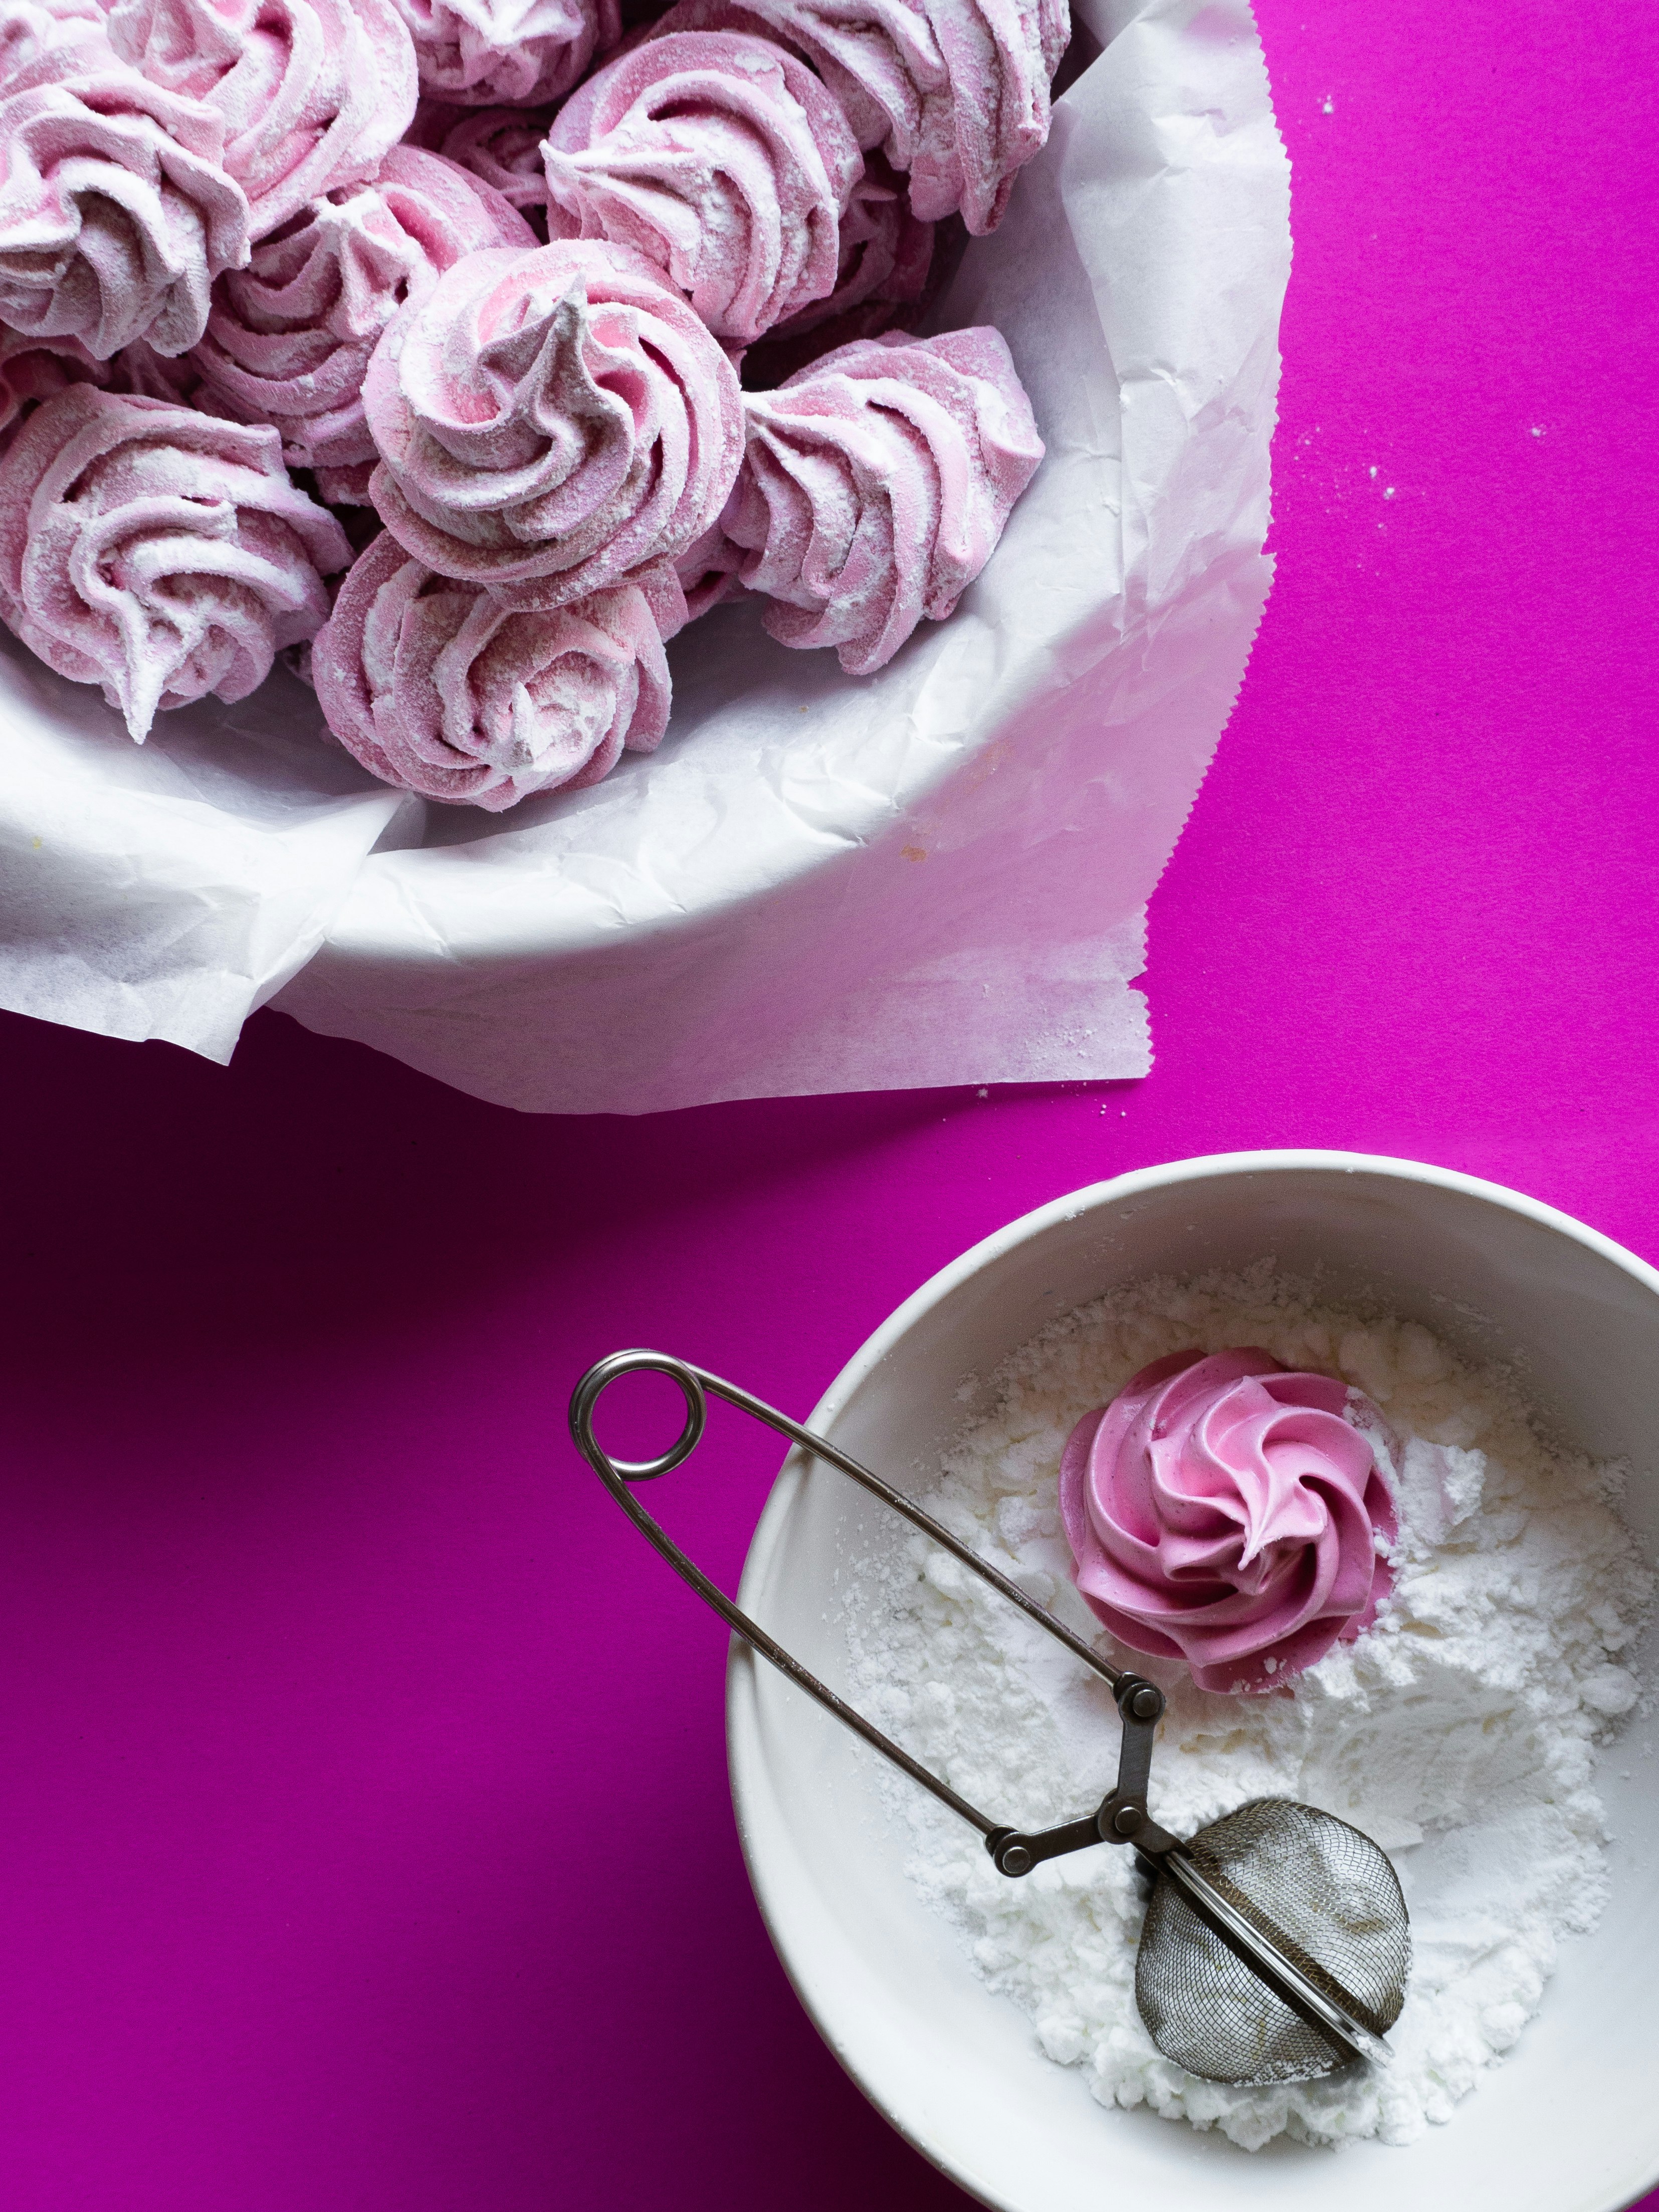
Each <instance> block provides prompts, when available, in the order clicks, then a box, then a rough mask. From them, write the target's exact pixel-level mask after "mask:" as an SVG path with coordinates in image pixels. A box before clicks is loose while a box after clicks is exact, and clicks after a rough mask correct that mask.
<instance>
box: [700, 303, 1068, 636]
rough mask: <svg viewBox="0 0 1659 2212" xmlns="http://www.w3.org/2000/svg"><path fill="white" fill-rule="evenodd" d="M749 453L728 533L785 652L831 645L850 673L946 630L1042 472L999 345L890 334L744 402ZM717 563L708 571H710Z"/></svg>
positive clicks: (968, 336)
mask: <svg viewBox="0 0 1659 2212" xmlns="http://www.w3.org/2000/svg"><path fill="white" fill-rule="evenodd" d="M744 419H745V422H746V426H747V430H748V442H747V446H746V448H745V451H744V464H743V470H742V472H741V474H740V475H739V477H738V484H737V489H736V490H735V491H734V493H733V494H732V499H731V501H730V503H729V504H728V506H727V507H726V513H725V515H724V517H723V518H722V527H723V529H724V530H725V532H726V536H727V537H728V538H730V539H731V540H732V543H733V544H737V545H739V546H742V547H744V548H745V549H746V550H747V555H748V557H747V558H746V559H745V560H744V562H743V563H742V567H741V568H740V571H739V574H741V576H742V580H743V582H744V585H745V586H747V588H748V589H749V590H750V591H751V592H761V593H763V595H764V596H765V597H767V598H768V599H771V600H772V601H773V605H771V606H769V608H768V609H767V611H766V615H765V623H766V627H767V629H769V631H770V632H771V634H772V635H773V636H774V637H775V638H776V639H777V640H778V641H779V642H780V643H781V644H783V645H790V646H800V647H808V646H818V645H833V646H834V647H836V652H837V653H838V654H839V656H840V659H841V665H842V667H843V668H844V669H845V670H846V671H847V672H848V675H851V676H867V675H869V674H871V673H872V671H874V670H876V669H878V668H881V667H883V666H884V665H885V664H886V663H887V662H888V661H890V659H892V657H893V655H894V654H895V653H896V652H897V651H898V649H899V647H900V646H901V645H902V644H903V642H904V641H905V639H906V638H908V636H909V635H910V633H911V631H912V630H913V629H915V626H916V624H917V623H919V622H920V621H921V619H922V617H924V616H926V617H927V618H928V619H929V620H930V621H932V622H943V621H944V620H945V617H946V616H947V615H949V614H950V613H951V612H952V611H954V609H955V607H956V604H957V600H958V599H960V598H961V596H962V593H963V591H964V590H965V589H966V587H967V586H968V585H969V583H971V582H972V580H973V579H974V578H975V576H977V575H978V574H979V573H980V570H981V568H983V567H984V566H985V563H986V562H987V561H988V560H989V559H990V557H991V555H992V552H993V551H994V549H995V546H996V543H997V540H998V538H1000V536H1001V534H1002V528H1003V525H1004V524H1005V523H1006V521H1007V519H1008V516H1009V513H1010V512H1011V510H1012V507H1013V504H1014V501H1016V500H1017V499H1018V497H1019V495H1020V494H1021V493H1022V492H1023V491H1024V489H1025V487H1026V485H1027V484H1028V483H1030V480H1031V478H1032V477H1033V475H1034V474H1035V473H1036V466H1037V464H1038V462H1039V461H1040V460H1041V459H1042V451H1043V448H1042V440H1041V439H1040V438H1039V437H1038V436H1037V434H1036V423H1035V422H1034V421H1033V420H1032V416H1031V408H1030V401H1029V400H1028V399H1027V398H1026V396H1025V392H1024V386H1022V385H1021V383H1020V380H1019V378H1018V374H1016V372H1015V368H1014V364H1013V361H1012V357H1011V356H1010V354H1009V351H1008V348H1007V346H1006V343H1005V342H1004V340H1003V338H1002V337H1001V336H1000V333H999V332H997V331H994V330H988V329H978V330H966V331H947V332H946V333H945V335H944V336H943V337H935V338H923V339H915V338H907V337H902V336H900V335H896V334H889V335H887V336H885V337H876V338H862V339H860V340H858V341H857V342H856V343H854V344H852V345H848V346H842V347H841V348H839V349H837V350H836V352H834V353H829V354H826V355H825V356H823V359H822V360H821V361H818V362H814V363H813V365H812V366H811V368H806V369H803V370H802V371H801V372H800V373H799V375H796V376H793V377H791V378H790V380H789V381H788V383H787V384H786V385H784V386H782V387H781V389H780V390H779V391H776V392H749V393H746V394H745V395H744ZM713 565H714V564H712V563H707V564H706V566H713Z"/></svg>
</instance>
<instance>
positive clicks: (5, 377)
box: [0, 330, 111, 453]
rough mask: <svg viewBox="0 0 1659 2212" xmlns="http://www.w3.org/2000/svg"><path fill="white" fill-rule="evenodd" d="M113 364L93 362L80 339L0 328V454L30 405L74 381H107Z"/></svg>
mask: <svg viewBox="0 0 1659 2212" xmlns="http://www.w3.org/2000/svg"><path fill="white" fill-rule="evenodd" d="M110 380H111V364H110V363H108V362H101V361H94V359H93V357H92V356H91V355H90V354H89V353H88V351H87V349H86V348H85V347H84V346H83V345H82V343H81V341H80V339H79V338H37V337H26V336H25V335H24V334H23V333H22V332H21V331H8V330H0V453H4V451H5V449H6V447H8V446H9V444H10V443H11V441H12V439H13V438H14V437H15V435H16V433H17V428H18V426H19V424H20V422H21V421H22V418H23V417H24V416H25V415H27V412H28V410H29V409H30V408H31V407H33V406H35V405H36V404H38V403H39V402H40V401H41V400H42V399H55V398H57V396H58V393H59V392H62V391H64V389H65V388H66V387H67V386H70V385H71V384H106V383H108V382H109V381H110Z"/></svg>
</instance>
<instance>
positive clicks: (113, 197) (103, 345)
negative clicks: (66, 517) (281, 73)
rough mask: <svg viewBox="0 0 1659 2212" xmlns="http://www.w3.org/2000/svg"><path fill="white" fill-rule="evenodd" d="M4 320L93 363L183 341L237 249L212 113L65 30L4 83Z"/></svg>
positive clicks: (197, 325) (91, 30) (244, 213)
mask: <svg viewBox="0 0 1659 2212" xmlns="http://www.w3.org/2000/svg"><path fill="white" fill-rule="evenodd" d="M14 20H15V19H14ZM33 44H34V42H33V40H29V41H27V42H26V44H25V47H24V50H25V51H27V47H28V46H33ZM0 143H3V144H4V147H5V150H6V159H5V165H4V170H3V174H0V320H3V321H4V322H5V323H7V324H9V325H10V327H11V328H12V329H13V330H15V331H21V332H23V333H25V334H26V335H27V336H28V337H36V338H74V339H78V340H79V341H80V343H81V344H82V346H83V347H84V348H85V349H86V350H87V352H88V354H90V355H91V356H93V357H94V359H95V360H98V361H107V360H108V358H109V356H111V355H112V354H113V353H117V352H118V351H119V349H121V348H122V347H123V346H125V345H126V344H128V343H130V342H131V341H132V340H133V339H135V338H146V339H148V340H149V343H150V344H151V345H152V346H154V347H155V350H156V351H157V352H158V353H162V354H178V353H183V352H184V351H185V349H186V348H187V347H189V346H192V345H194V344H195V343H196V341H197V338H199V337H201V335H202V330H203V325H204V324H205V323H206V321H207V313H208V295H209V291H210V287H211V285H212V283H213V280H214V278H215V277H216V276H218V275H219V274H220V272H221V271H222V270H226V269H234V268H236V267H238V266H239V265H240V264H241V263H242V262H243V261H245V260H246V258H247V251H248V208H247V202H246V199H245V198H244V197H243V195H242V193H241V191H240V188H239V187H238V186H237V185H235V184H234V183H233V182H232V180H231V179H230V178H229V177H228V175H227V174H226V173H225V171H224V168H223V167H222V161H221V156H222V153H223V150H224V126H223V124H222V122H221V120H220V118H219V117H218V116H217V115H216V113H215V112H213V110H212V109H211V108H210V107H207V106H204V105H203V104H202V103H201V102H200V101H197V100H191V99H187V98H184V97H181V96H180V95H179V94H176V93H173V92H171V91H168V90H166V89H164V88H162V87H161V86H160V85H155V84H150V83H147V82H145V80H144V79H143V76H140V75H139V74H138V72H137V70H133V69H130V68H129V67H128V66H127V64H125V62H123V61H120V60H118V59H117V58H116V56H115V55H114V54H113V53H112V52H111V51H110V48H109V46H108V44H107V42H106V40H105V39H104V36H103V34H102V33H101V32H100V31H99V30H98V29H97V28H96V27H94V26H90V25H88V24H86V23H84V22H81V21H76V22H71V23H70V24H66V25H65V26H64V42H63V43H62V44H58V45H46V46H39V47H38V49H37V50H35V51H33V53H32V55H31V58H29V59H27V60H26V61H25V62H23V64H21V67H18V68H15V69H14V70H12V71H11V73H10V74H9V76H7V78H6V79H5V81H4V83H3V85H0Z"/></svg>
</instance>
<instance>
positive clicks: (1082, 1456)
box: [1060, 1348, 1398, 1691]
mask: <svg viewBox="0 0 1659 2212" xmlns="http://www.w3.org/2000/svg"><path fill="white" fill-rule="evenodd" d="M1367 1429H1370V1430H1371V1431H1383V1433H1386V1429H1385V1427H1384V1424H1383V1417H1382V1415H1381V1414H1380V1413H1378V1412H1377V1411H1376V1407H1374V1406H1372V1405H1371V1404H1370V1401H1369V1400H1366V1399H1362V1398H1361V1397H1360V1395H1359V1394H1358V1392H1357V1391H1351V1390H1349V1389H1348V1388H1347V1387H1346V1384H1345V1383H1340V1382H1337V1381H1335V1380H1334V1379H1333V1377H1331V1376H1328V1375H1301V1374H1292V1373H1288V1372H1287V1371H1286V1370H1285V1369H1284V1368H1283V1367H1281V1366H1280V1365H1279V1362H1278V1361H1277V1360H1276V1359H1274V1358H1273V1356H1272V1355H1271V1353H1268V1352H1261V1351H1257V1350H1255V1349H1254V1348H1245V1349H1241V1350H1235V1351H1231V1352H1214V1353H1212V1354H1211V1355H1210V1356H1209V1358H1205V1357H1204V1356H1203V1354H1202V1353H1200V1352H1176V1353H1175V1354H1173V1355H1172V1356H1171V1357H1170V1358H1167V1359H1158V1360H1154V1361H1153V1363H1152V1365H1151V1366H1150V1367H1144V1368H1142V1370H1140V1372H1139V1374H1138V1375H1136V1376H1132V1377H1131V1379H1130V1380H1129V1382H1127V1383H1126V1384H1125V1385H1124V1387H1123V1389H1121V1390H1120V1391H1119V1393H1118V1395H1117V1396H1116V1397H1115V1398H1114V1399H1113V1401H1112V1402H1111V1404H1110V1405H1109V1406H1104V1407H1100V1408H1099V1409H1098V1410H1097V1412H1095V1413H1088V1414H1085V1417H1084V1419H1082V1420H1080V1421H1079V1423H1078V1425H1077V1426H1076V1428H1075V1429H1073V1431H1072V1435H1071V1437H1070V1440H1069V1441H1068V1443H1067V1444H1066V1451H1065V1455H1064V1457H1063V1458H1062V1460H1061V1462H1060V1516H1061V1518H1062V1520H1063V1521H1064V1522H1065V1525H1066V1536H1067V1538H1068V1540H1069V1541H1070V1543H1071V1547H1072V1553H1073V1559H1074V1560H1075V1563H1076V1564H1075V1565H1074V1568H1073V1575H1074V1577H1075V1580H1076V1583H1077V1586H1078V1589H1079V1590H1080V1591H1081V1592H1082V1594H1083V1596H1084V1598H1085V1600H1086V1601H1087V1603H1088V1605H1089V1607H1090V1609H1091V1611H1092V1612H1093V1613H1096V1614H1097V1615H1098V1617H1099V1618H1100V1619H1101V1620H1103V1621H1104V1622H1105V1624H1106V1626H1108V1627H1109V1629H1110V1630H1111V1631H1112V1632H1113V1634H1114V1635H1115V1636H1116V1637H1118V1638H1119V1639H1120V1640H1121V1642H1123V1643H1125V1644H1127V1645H1128V1646H1129V1648H1130V1649H1131V1650H1134V1651H1145V1652H1148V1653H1150V1654H1152V1656H1154V1657H1159V1658H1171V1659H1173V1658H1180V1659H1184V1660H1185V1661H1186V1662H1187V1664H1188V1667H1189V1668H1191V1669H1192V1675H1193V1680H1194V1682H1196V1683H1197V1685H1198V1686H1199V1687H1200V1689H1203V1690H1224V1691H1225V1690H1256V1691H1260V1690H1271V1689H1273V1688H1275V1687H1277V1686H1278V1685H1279V1683H1281V1682H1283V1681H1285V1679H1286V1678H1287V1677H1288V1676H1290V1675H1291V1674H1300V1673H1301V1672H1302V1671H1303V1669H1304V1668H1308V1667H1311V1666H1312V1665H1313V1664H1314V1663H1315V1662H1316V1661H1317V1660H1320V1659H1322V1658H1323V1657H1324V1656H1325V1654H1326V1653H1327V1652H1328V1650H1330V1649H1331V1647H1332V1645H1333V1644H1335V1643H1337V1642H1338V1641H1339V1640H1341V1641H1343V1642H1351V1641H1352V1639H1353V1638H1355V1637H1356V1636H1358V1634H1359V1632H1361V1630H1362V1629H1364V1628H1367V1627H1369V1626H1370V1623H1371V1622H1372V1621H1373V1620H1375V1619H1376V1610H1377V1607H1378V1606H1379V1605H1380V1604H1381V1602H1382V1601H1383V1598H1384V1597H1385V1596H1387V1595H1388V1593H1389V1590H1390V1589H1392V1587H1393V1583H1394V1574H1393V1570H1392V1568H1391V1567H1390V1566H1389V1562H1388V1560H1387V1559H1386V1558H1385V1557H1384V1556H1383V1547H1387V1546H1390V1545H1392V1543H1393V1542H1394V1541H1395V1535H1396V1534H1397V1533H1398V1532H1397V1528H1396V1523H1395V1510H1394V1503H1393V1500H1392V1498H1390V1496H1389V1489H1388V1486H1387V1484H1386V1483H1385V1481H1384V1480H1383V1476H1382V1474H1380V1473H1379V1471H1378V1468H1377V1465H1376V1454H1375V1452H1374V1451H1373V1449H1372V1447H1371V1443H1370V1438H1369V1437H1368V1435H1367V1433H1366V1431H1367Z"/></svg>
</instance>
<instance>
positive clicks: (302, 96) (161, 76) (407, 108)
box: [109, 0, 416, 238]
mask: <svg viewBox="0 0 1659 2212" xmlns="http://www.w3.org/2000/svg"><path fill="white" fill-rule="evenodd" d="M109 33H110V39H111V41H112V44H113V46H114V47H115V49H116V52H118V53H119V54H120V55H121V56H122V57H123V58H124V59H125V60H126V61H129V62H131V64H132V65H133V67H134V68H135V69H137V70H141V71H142V72H143V75H144V76H146V77H147V78H148V79H149V81H150V82H151V83H153V84H158V85H165V86H167V88H168V89H169V90H170V91H173V92H178V93H183V94H186V95H187V96H188V97H189V98H191V99H192V100H205V101H206V102H207V103H208V105H209V106H211V107H213V108H214V109H216V111H217V112H218V113H219V114H220V115H221V116H222V118H224V130H225V149H224V164H225V167H226V168H227V169H228V171H229V173H230V174H231V175H232V176H233V177H234V178H235V179H236V181H237V183H238V184H239V185H241V187H242V189H243V190H244V191H246V194H247V197H248V200H249V203H250V205H251V207H252V234H253V236H254V237H255V238H263V237H264V236H265V234H267V233H268V232H270V231H273V230H275V229H276V228H277V227H278V226H279V225H280V224H282V223H285V222H288V221H289V218H290V217H291V216H295V215H297V214H298V213H299V211H300V210H301V208H302V207H303V206H304V205H305V204H306V202H307V200H310V199H315V198H316V197H318V195H319V193H322V192H327V191H332V190H333V188H334V187H335V186H336V185H345V184H352V183H355V182H356V181H357V179H360V178H363V177H372V176H373V175H374V172H375V170H376V169H377V168H378V167H380V161H381V158H382V156H383V155H386V153H388V152H389V151H390V150H391V149H392V147H393V146H395V145H396V144H397V143H398V140H399V139H400V138H401V137H403V135H404V131H406V130H407V129H408V127H409V125H410V120H411V118H413V116H414V113H415V97H416V84H415V49H414V46H413V45H412V44H411V42H410V36H409V33H408V31H407V29H406V28H405V27H404V21H403V19H402V17H401V16H400V15H398V13H397V10H396V9H395V7H394V5H393V0H112V6H111V8H110V11H109Z"/></svg>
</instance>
